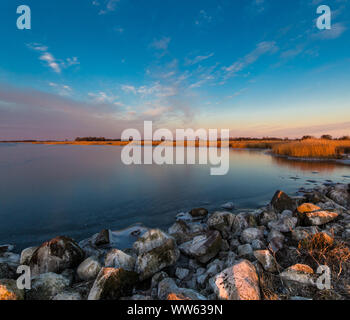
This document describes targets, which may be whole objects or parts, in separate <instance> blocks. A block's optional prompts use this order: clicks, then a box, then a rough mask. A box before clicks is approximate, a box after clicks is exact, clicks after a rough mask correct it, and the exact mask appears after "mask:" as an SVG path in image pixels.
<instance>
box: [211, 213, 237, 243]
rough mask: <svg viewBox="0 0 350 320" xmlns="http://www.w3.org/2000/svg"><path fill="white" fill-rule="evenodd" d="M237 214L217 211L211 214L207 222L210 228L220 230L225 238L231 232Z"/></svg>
mask: <svg viewBox="0 0 350 320" xmlns="http://www.w3.org/2000/svg"><path fill="white" fill-rule="evenodd" d="M234 219H235V215H234V214H233V213H231V212H221V211H216V212H214V213H213V214H212V215H211V216H209V218H208V221H207V224H208V226H209V228H210V229H214V230H218V231H220V232H221V235H222V236H223V237H224V238H227V237H228V235H229V234H230V233H231V228H232V224H233V220H234Z"/></svg>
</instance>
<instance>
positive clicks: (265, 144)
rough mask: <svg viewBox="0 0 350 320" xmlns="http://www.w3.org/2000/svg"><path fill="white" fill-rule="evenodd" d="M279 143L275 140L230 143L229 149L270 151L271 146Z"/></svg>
mask: <svg viewBox="0 0 350 320" xmlns="http://www.w3.org/2000/svg"><path fill="white" fill-rule="evenodd" d="M280 143H281V141H278V140H277V141H276V140H247V141H238V140H237V141H234V140H233V141H232V140H231V141H230V147H231V148H238V149H249V148H252V149H253V148H254V149H272V147H273V146H275V145H277V144H280Z"/></svg>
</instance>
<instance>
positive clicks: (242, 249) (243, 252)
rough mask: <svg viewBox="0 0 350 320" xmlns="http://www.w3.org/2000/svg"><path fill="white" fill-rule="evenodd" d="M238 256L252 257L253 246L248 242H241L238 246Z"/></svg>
mask: <svg viewBox="0 0 350 320" xmlns="http://www.w3.org/2000/svg"><path fill="white" fill-rule="evenodd" d="M237 251H238V256H240V257H242V258H246V259H250V258H252V257H253V248H252V246H251V245H250V244H243V245H241V246H239V247H238V249H237Z"/></svg>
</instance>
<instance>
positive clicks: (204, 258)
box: [179, 230, 222, 263]
mask: <svg viewBox="0 0 350 320" xmlns="http://www.w3.org/2000/svg"><path fill="white" fill-rule="evenodd" d="M221 243H222V238H221V235H220V232H219V231H217V230H210V231H208V232H207V233H206V234H204V235H200V236H197V237H195V238H194V239H193V240H192V241H189V242H185V243H183V244H182V245H180V246H179V249H180V251H181V252H183V253H184V254H186V255H187V256H189V257H191V258H195V259H196V260H197V261H199V262H201V263H207V262H208V261H209V260H210V259H212V258H214V257H215V256H216V255H217V254H218V253H219V251H220V249H221Z"/></svg>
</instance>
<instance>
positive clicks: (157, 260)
mask: <svg viewBox="0 0 350 320" xmlns="http://www.w3.org/2000/svg"><path fill="white" fill-rule="evenodd" d="M133 247H134V250H135V251H136V253H137V255H138V257H137V259H136V265H135V271H136V272H137V273H139V276H140V279H141V280H144V279H147V278H149V277H152V276H153V275H154V274H155V273H157V272H158V271H160V270H162V269H163V268H165V267H168V266H171V265H173V264H175V262H176V261H177V259H178V258H179V256H180V252H179V249H178V248H177V246H176V242H175V240H174V238H172V237H170V236H168V235H167V234H165V233H164V232H162V231H161V230H159V229H152V230H149V231H148V232H146V233H145V234H144V235H143V236H142V237H140V238H139V239H138V240H137V241H136V242H135V243H134V246H133Z"/></svg>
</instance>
